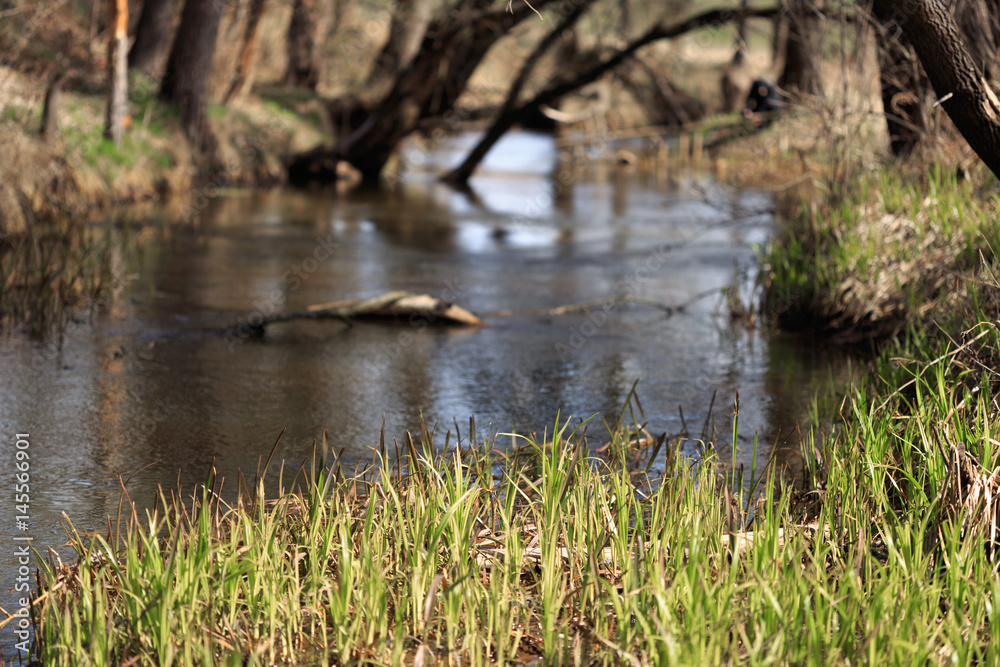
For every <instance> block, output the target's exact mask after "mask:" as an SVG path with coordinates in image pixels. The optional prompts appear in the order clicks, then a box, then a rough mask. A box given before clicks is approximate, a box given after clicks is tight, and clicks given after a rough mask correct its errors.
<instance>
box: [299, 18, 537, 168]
mask: <svg viewBox="0 0 1000 667" xmlns="http://www.w3.org/2000/svg"><path fill="white" fill-rule="evenodd" d="M552 1H553V0H538V1H537V2H533V3H532V4H531V5H528V4H527V3H523V4H515V5H514V7H513V9H512V10H508V9H507V8H506V7H503V8H497V9H493V8H490V7H489V5H490V4H492V3H491V1H490V0H476V2H472V3H468V4H466V5H465V6H464V7H463V8H462V9H461V10H460V13H459V14H457V15H456V14H455V13H454V12H451V13H449V14H448V15H445V16H442V17H439V18H437V19H436V20H435V21H433V22H432V23H431V25H430V26H428V29H427V33H426V36H425V38H424V41H423V44H422V46H421V48H420V50H419V51H418V52H417V55H416V57H415V58H414V59H413V61H412V62H411V63H410V65H409V67H407V68H406V69H405V70H403V71H402V72H400V73H399V75H398V76H397V77H396V80H395V82H394V83H393V85H392V88H391V89H390V90H389V92H388V94H386V96H385V97H384V98H383V99H382V100H381V101H380V102H379V104H378V106H377V108H375V109H374V110H373V111H372V112H371V114H370V115H369V116H368V119H367V120H366V121H365V122H364V123H363V124H362V125H361V127H359V128H358V129H357V130H355V131H354V132H352V133H351V134H350V135H348V136H346V137H344V138H343V139H341V140H340V141H338V142H337V143H336V144H335V145H334V146H332V147H320V148H318V149H314V150H312V151H309V152H308V153H304V154H301V155H299V156H297V157H296V158H294V159H293V160H292V162H291V164H290V165H289V167H288V180H289V181H290V182H292V183H293V184H304V183H308V182H314V181H319V182H324V181H331V180H334V179H335V178H336V171H335V169H332V165H335V164H336V162H337V161H338V160H344V161H346V162H348V163H350V164H351V165H352V166H354V167H355V168H356V169H357V170H358V171H359V172H360V173H361V176H362V179H363V180H364V181H365V182H366V183H369V184H372V183H375V182H377V181H378V178H379V174H380V173H381V172H382V168H383V167H384V166H385V164H386V162H388V161H389V158H390V157H391V156H392V154H393V153H394V152H395V151H396V149H397V148H398V146H399V144H400V143H401V142H402V141H403V139H405V138H406V137H407V136H409V135H410V134H411V133H412V132H413V131H414V130H416V128H417V126H418V124H419V123H420V121H422V120H425V119H429V118H435V117H441V116H443V115H444V114H446V113H447V112H449V111H451V110H452V109H453V108H454V106H455V102H456V101H457V100H458V98H459V96H460V95H461V94H462V92H464V91H465V87H466V85H467V84H468V82H469V79H470V78H471V77H472V73H473V72H474V71H475V69H476V67H478V65H479V63H480V62H481V61H482V59H483V57H484V56H485V55H486V53H487V51H489V50H490V48H491V47H492V46H493V44H495V43H496V42H497V40H499V39H500V38H501V37H503V36H504V35H505V34H507V33H508V32H509V31H510V29H511V28H513V27H514V26H515V25H517V24H519V23H520V22H521V21H523V20H524V19H526V18H528V17H529V16H535V10H537V9H540V8H541V7H544V6H545V5H548V4H549V3H550V2H552Z"/></svg>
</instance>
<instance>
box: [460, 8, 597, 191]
mask: <svg viewBox="0 0 1000 667" xmlns="http://www.w3.org/2000/svg"><path fill="white" fill-rule="evenodd" d="M591 4H593V0H584V1H582V2H580V3H579V4H577V5H576V6H575V7H573V8H572V9H571V10H570V12H569V13H568V14H567V15H566V16H564V17H563V20H562V21H560V22H559V25H557V26H556V27H555V28H553V29H552V30H551V31H550V32H549V34H547V35H546V36H545V37H544V38H543V39H542V40H541V41H540V42H539V43H538V45H537V46H536V47H535V50H534V51H532V53H531V55H529V56H528V58H527V59H526V60H525V61H524V63H523V64H522V65H521V70H520V71H519V72H518V73H517V78H515V79H514V83H513V84H511V87H510V90H508V91H507V99H506V100H504V103H503V106H502V107H501V108H500V112H499V114H497V119H496V121H495V122H494V123H493V125H492V126H491V127H490V128H489V130H487V132H486V134H484V135H483V137H482V138H481V139H480V140H479V142H478V143H477V144H476V146H475V148H473V149H472V151H471V152H470V153H469V154H468V155H467V156H466V158H465V160H463V161H462V164H461V165H460V166H458V167H457V168H455V169H454V170H452V171H451V172H449V173H448V174H447V175H446V176H444V178H443V179H442V180H445V181H447V182H449V183H454V184H463V185H464V184H465V183H467V182H468V180H469V178H470V177H471V176H472V172H473V171H475V169H476V167H477V166H479V163H480V162H482V160H483V158H484V157H486V153H488V152H489V150H490V149H491V148H492V147H493V145H494V144H495V143H496V142H497V141H498V140H499V139H500V137H502V136H503V135H504V134H505V133H506V132H507V130H509V129H510V128H511V127H513V125H514V124H516V123H518V122H520V121H521V120H523V118H524V117H526V116H527V113H522V114H512V113H511V111H512V110H513V109H514V108H515V106H517V99H518V97H520V95H521V91H522V90H523V89H524V84H525V83H527V82H528V77H529V76H530V75H531V72H532V71H533V70H534V69H535V65H537V64H538V61H539V60H541V58H542V56H544V55H545V53H546V52H547V51H548V50H549V49H550V48H551V47H552V45H554V44H555V43H556V42H557V41H558V40H559V39H560V38H561V37H562V36H563V34H565V33H566V31H567V30H569V29H571V28H572V27H573V25H574V24H575V23H576V22H577V21H578V20H579V18H580V17H581V16H583V14H584V12H586V11H587V9H588V8H589V7H590V5H591Z"/></svg>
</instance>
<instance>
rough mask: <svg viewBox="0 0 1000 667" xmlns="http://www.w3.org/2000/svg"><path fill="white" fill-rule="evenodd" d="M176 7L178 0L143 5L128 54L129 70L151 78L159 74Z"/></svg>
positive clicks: (157, 1) (149, 2)
mask: <svg viewBox="0 0 1000 667" xmlns="http://www.w3.org/2000/svg"><path fill="white" fill-rule="evenodd" d="M176 6H177V2H176V0H145V2H143V3H142V11H141V12H140V13H139V25H138V26H137V27H136V29H135V42H133V44H132V48H131V49H130V50H129V53H128V66H129V68H131V69H137V70H140V71H142V72H145V73H146V74H148V75H150V76H156V74H158V73H159V71H160V69H161V64H162V60H163V52H164V50H165V47H166V44H167V35H168V33H169V32H170V23H171V21H172V20H173V18H174V8H175V7H176Z"/></svg>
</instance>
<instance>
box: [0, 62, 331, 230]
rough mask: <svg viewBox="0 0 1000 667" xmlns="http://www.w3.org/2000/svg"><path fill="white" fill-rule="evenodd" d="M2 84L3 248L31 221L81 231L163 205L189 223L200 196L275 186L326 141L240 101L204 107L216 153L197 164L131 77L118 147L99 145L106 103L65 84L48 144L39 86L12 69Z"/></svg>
mask: <svg viewBox="0 0 1000 667" xmlns="http://www.w3.org/2000/svg"><path fill="white" fill-rule="evenodd" d="M0 81H2V82H3V90H4V92H5V95H6V96H7V99H6V100H5V106H4V118H3V122H2V123H0V153H2V154H3V155H8V156H10V157H11V159H9V160H5V161H4V162H3V163H2V164H0V184H2V185H0V221H2V225H0V241H3V240H5V239H10V238H14V237H17V236H20V235H22V234H24V233H26V232H27V230H28V229H29V227H30V224H31V223H33V222H35V221H48V220H59V221H61V222H63V223H65V224H71V223H78V222H80V221H83V220H87V219H89V218H91V217H94V216H101V215H107V214H108V213H109V212H110V211H112V210H113V209H114V208H116V207H119V206H122V205H125V204H134V203H139V202H146V201H164V202H166V203H167V205H168V206H169V207H170V208H169V210H171V211H172V215H173V216H174V217H175V218H176V219H178V220H185V221H189V220H190V219H191V217H192V216H194V215H196V214H197V205H196V203H195V199H197V198H198V197H199V195H204V192H203V191H205V190H210V191H211V192H213V193H214V192H215V191H217V190H218V189H222V188H230V187H260V186H268V185H273V184H275V183H278V182H280V181H281V179H282V178H283V170H284V161H285V159H286V158H287V156H288V155H291V154H293V153H295V152H298V151H301V150H306V149H308V148H311V147H313V146H315V145H317V144H319V143H322V142H324V141H327V140H328V139H329V136H328V135H326V134H324V132H323V131H322V129H321V128H322V123H321V122H319V120H318V117H317V116H316V115H315V114H313V115H310V114H303V115H300V114H298V113H296V112H295V111H293V110H292V108H289V106H285V105H284V103H283V102H281V101H279V100H274V99H272V100H267V99H262V98H259V97H253V96H247V97H245V98H243V99H241V100H238V101H236V102H234V103H232V104H229V105H227V106H222V105H213V106H210V108H209V111H208V119H209V124H210V126H211V128H212V132H213V135H214V136H215V139H216V148H215V150H214V151H213V153H212V154H211V155H208V156H199V155H196V154H194V153H193V152H192V151H191V149H190V146H189V142H188V141H187V138H186V137H185V135H184V131H183V128H182V127H181V123H180V119H179V116H178V114H177V112H176V110H175V109H173V108H172V107H169V106H166V105H163V104H162V103H160V102H159V100H158V99H157V97H156V94H155V92H156V91H155V84H154V82H152V81H150V80H148V79H145V78H144V77H142V76H141V75H133V76H132V83H131V88H130V98H129V100H130V105H131V108H132V114H133V115H132V117H131V120H130V127H129V131H128V132H127V133H126V135H125V139H124V141H123V143H122V145H121V146H120V147H116V146H115V145H114V143H113V142H111V141H110V140H108V139H105V138H104V137H103V130H104V114H105V104H106V100H105V99H104V96H103V95H97V94H92V93H88V92H87V91H86V89H85V88H84V89H81V90H75V89H69V88H70V86H69V84H67V83H64V84H63V86H64V87H66V88H67V90H63V91H62V92H61V93H60V94H59V95H58V97H59V102H58V109H57V111H56V116H57V125H58V132H57V133H56V134H54V135H53V136H51V137H48V138H46V137H43V136H42V135H41V133H40V129H41V123H42V109H43V106H44V98H45V94H46V89H45V87H44V85H41V84H40V83H39V82H38V81H36V80H34V79H28V78H27V77H25V76H24V75H22V74H20V73H18V72H16V71H14V70H12V69H10V68H0ZM289 104H291V103H289Z"/></svg>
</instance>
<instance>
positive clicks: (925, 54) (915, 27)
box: [873, 0, 1000, 178]
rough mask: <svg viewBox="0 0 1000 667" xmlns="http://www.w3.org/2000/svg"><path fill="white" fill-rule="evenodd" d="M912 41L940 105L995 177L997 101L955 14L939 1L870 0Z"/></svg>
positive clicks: (999, 133)
mask: <svg viewBox="0 0 1000 667" xmlns="http://www.w3.org/2000/svg"><path fill="white" fill-rule="evenodd" d="M873 6H874V9H875V11H876V14H877V15H880V16H888V17H890V19H891V20H893V21H895V22H896V23H897V24H898V25H899V26H900V28H902V30H903V32H904V33H905V34H906V37H907V38H908V39H909V40H910V43H911V44H912V45H913V49H914V51H915V52H916V54H917V56H918V57H919V58H920V62H921V63H922V64H923V66H924V70H925V71H926V72H927V77H928V78H929V79H930V81H931V85H932V86H933V87H934V91H935V94H936V95H937V97H938V101H939V103H940V105H941V106H942V107H943V108H944V110H945V112H947V114H948V116H949V117H951V120H952V122H954V124H955V127H957V128H958V131H959V132H961V133H962V136H963V137H965V140H966V141H968V142H969V146H971V147H972V149H973V150H974V151H975V152H976V154H977V155H979V157H980V158H981V159H982V160H983V162H984V163H986V166H987V167H989V168H990V171H992V172H993V173H994V174H995V175H996V176H997V177H998V178H1000V99H997V96H996V94H995V93H994V92H993V90H992V88H990V86H989V83H988V82H987V80H986V79H985V77H984V76H983V74H982V73H981V72H980V70H979V68H978V67H977V65H976V62H975V60H973V57H972V55H971V54H970V53H969V50H968V47H967V46H966V43H965V40H964V39H963V37H962V33H961V31H960V30H959V28H958V25H957V23H956V22H955V18H954V17H953V16H952V15H951V13H950V12H949V11H948V9H947V8H946V7H945V6H944V5H943V4H942V3H941V1H940V0H906V1H903V0H874V3H873Z"/></svg>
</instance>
